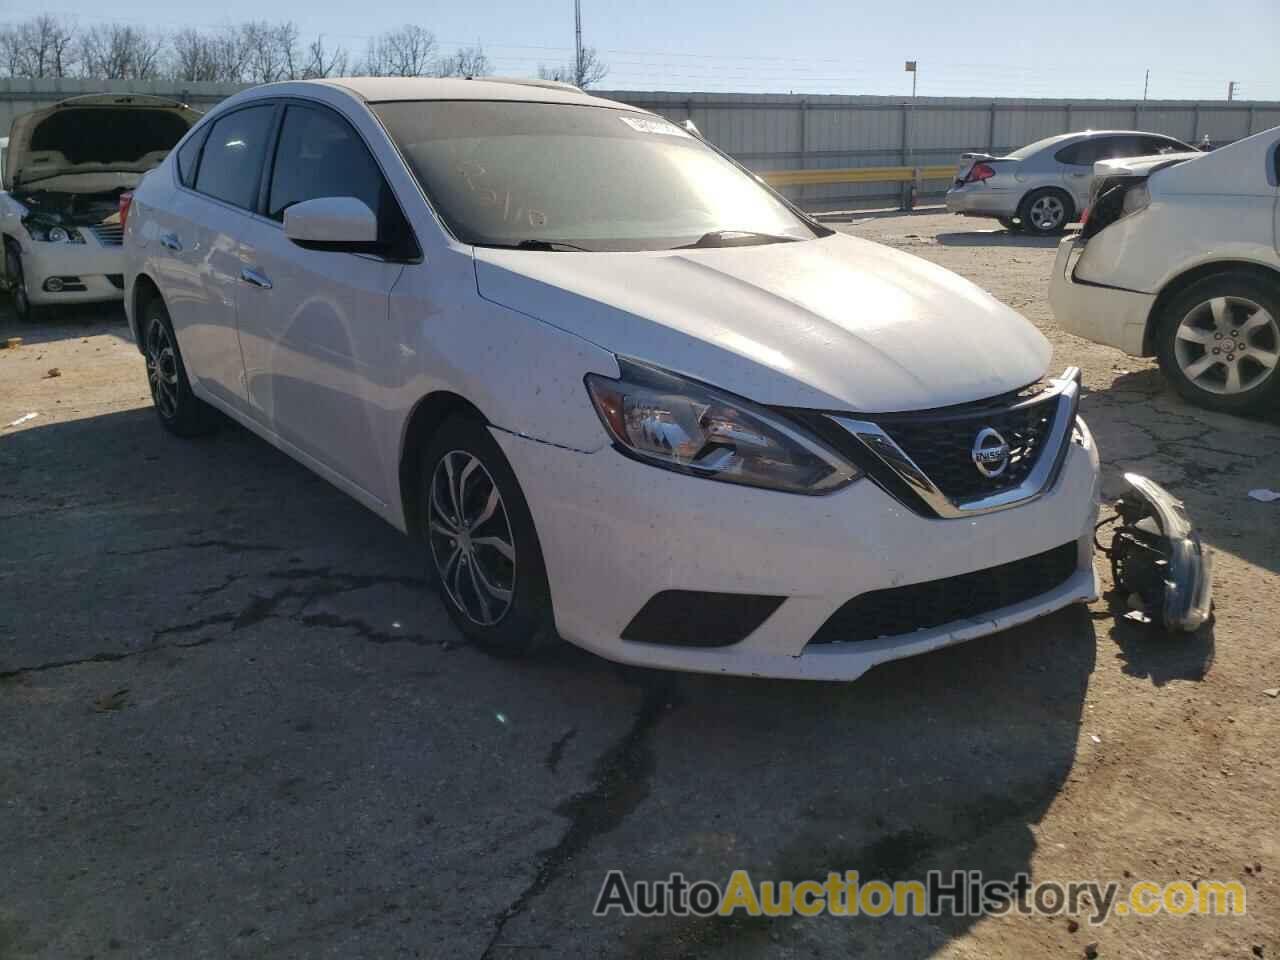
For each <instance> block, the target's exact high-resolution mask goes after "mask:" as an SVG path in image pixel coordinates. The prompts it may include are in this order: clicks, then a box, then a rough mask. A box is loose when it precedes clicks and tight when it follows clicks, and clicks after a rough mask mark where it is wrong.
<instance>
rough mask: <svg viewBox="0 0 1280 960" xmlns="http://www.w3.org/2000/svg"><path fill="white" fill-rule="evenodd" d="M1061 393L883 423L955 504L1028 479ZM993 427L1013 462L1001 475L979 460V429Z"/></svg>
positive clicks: (899, 444)
mask: <svg viewBox="0 0 1280 960" xmlns="http://www.w3.org/2000/svg"><path fill="white" fill-rule="evenodd" d="M1056 412H1057V398H1056V397H1055V396H1050V397H1047V398H1042V399H1039V400H1034V399H1033V400H1031V401H1027V402H1024V403H1022V404H1019V405H1016V406H1011V407H1004V408H1003V409H990V408H983V407H974V408H964V409H960V410H957V411H955V412H953V413H948V414H944V415H940V416H933V417H922V418H914V417H909V416H904V417H902V418H894V419H892V420H882V421H880V426H881V428H882V429H883V430H884V431H885V433H887V434H888V435H889V436H890V437H891V438H892V439H893V440H894V442H895V443H897V444H898V446H899V447H901V448H902V450H903V451H904V452H905V453H906V454H907V456H909V457H910V458H911V459H912V460H913V461H915V464H916V466H918V467H919V468H920V471H921V472H922V473H923V474H924V475H925V476H926V477H928V478H929V479H930V480H932V481H933V484H934V486H936V487H937V488H938V489H939V490H940V491H942V493H943V494H945V495H946V497H947V498H948V499H949V500H951V502H952V503H956V504H961V503H965V502H968V501H971V500H979V499H981V498H983V497H988V496H991V495H993V494H997V493H1003V492H1004V491H1006V490H1011V489H1013V488H1015V487H1017V486H1019V485H1020V484H1021V483H1022V482H1023V481H1025V480H1026V479H1027V476H1028V475H1029V474H1030V473H1031V470H1032V468H1033V467H1034V466H1035V465H1036V461H1037V460H1038V459H1039V458H1040V455H1041V453H1042V452H1043V449H1044V443H1045V439H1046V438H1047V437H1048V435H1049V431H1050V428H1051V427H1052V426H1053V418H1054V414H1055V413H1056ZM987 427H990V428H991V429H993V430H995V431H997V432H998V433H999V434H1000V435H1001V436H1002V437H1004V439H1005V442H1006V443H1008V444H1009V464H1008V466H1007V467H1005V469H1004V471H1003V472H1002V473H1001V474H1000V475H999V476H997V477H988V476H985V475H984V474H982V473H981V472H980V471H979V470H978V468H977V467H976V466H975V465H974V462H973V444H974V441H975V439H976V438H977V436H978V433H979V432H980V431H981V430H983V429H984V428H987Z"/></svg>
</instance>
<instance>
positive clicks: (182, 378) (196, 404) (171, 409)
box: [141, 297, 218, 437]
mask: <svg viewBox="0 0 1280 960" xmlns="http://www.w3.org/2000/svg"><path fill="white" fill-rule="evenodd" d="M141 326H142V354H143V356H144V357H145V358H146V362H147V384H148V386H149V387H150V388H151V402H152V403H153V404H154V405H155V409H156V416H158V417H159V418H160V423H161V424H163V425H164V428H165V429H166V430H168V431H169V432H170V433H174V434H176V435H177V436H179V437H195V436H199V435H200V434H204V433H209V432H211V431H213V430H215V429H217V424H218V421H217V414H216V413H215V412H214V410H213V408H212V407H210V406H209V405H208V404H207V403H205V402H204V401H203V400H201V399H200V398H199V397H197V396H196V395H195V394H194V393H192V392H191V382H190V381H189V380H188V379H187V368H186V366H185V365H184V364H183V362H182V353H181V352H180V351H179V350H178V338H177V336H176V335H175V334H174V332H173V323H172V322H171V321H170V320H169V311H168V310H166V309H165V306H164V303H163V302H162V301H161V300H160V298H159V297H153V298H152V299H151V300H149V301H148V302H147V303H146V304H145V306H144V307H143V313H142V324H141Z"/></svg>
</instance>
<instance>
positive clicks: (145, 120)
mask: <svg viewBox="0 0 1280 960" xmlns="http://www.w3.org/2000/svg"><path fill="white" fill-rule="evenodd" d="M199 116H200V115H199V114H198V113H196V112H195V111H194V110H192V109H190V108H189V107H187V106H185V105H183V104H181V103H178V102H176V101H174V100H168V99H165V98H162V97H150V96H139V95H132V94H130V95H114V94H107V95H96V94H95V95H91V96H84V97H72V98H71V99H69V100H63V101H61V102H59V103H56V104H54V105H53V106H51V107H46V108H44V109H41V110H35V111H32V112H31V113H26V114H23V115H21V116H19V117H17V118H16V119H15V120H14V121H13V126H12V127H11V128H10V131H9V143H8V149H7V150H6V151H5V158H4V163H5V175H4V183H5V186H6V189H7V191H8V192H7V193H6V194H0V233H2V234H3V242H4V277H5V280H6V281H7V284H8V287H9V290H10V294H11V296H12V302H13V307H14V311H15V312H16V313H17V314H18V317H19V319H23V320H26V319H30V318H31V314H32V312H33V310H36V309H38V308H39V307H41V306H43V305H50V306H54V305H59V304H72V303H88V302H92V301H98V300H119V299H121V298H122V297H123V296H124V276H123V274H124V267H123V266H122V265H121V258H122V250H121V242H122V238H123V234H124V229H123V227H122V225H121V223H120V204H121V196H122V195H127V193H128V191H130V190H132V189H133V188H134V187H135V186H136V185H137V184H138V181H139V180H140V179H141V178H142V176H143V174H145V173H146V172H147V171H148V170H151V169H154V168H155V167H156V166H158V165H159V164H160V163H161V162H162V161H163V160H164V158H165V155H166V154H167V153H168V152H169V150H170V148H172V147H173V145H174V144H175V143H177V142H178V141H179V140H181V139H182V137H183V136H184V135H185V134H186V132H187V130H188V129H190V127H191V125H192V124H193V123H194V122H195V121H196V120H197V119H199Z"/></svg>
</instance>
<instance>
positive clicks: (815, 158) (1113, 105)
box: [0, 80, 1280, 210]
mask: <svg viewBox="0 0 1280 960" xmlns="http://www.w3.org/2000/svg"><path fill="white" fill-rule="evenodd" d="M240 89H242V87H241V86H239V85H237V84H215V83H176V82H173V81H147V82H142V81H106V82H104V81H95V80H0V131H7V130H8V127H9V123H10V121H11V120H12V119H13V117H14V116H16V115H18V114H20V113H25V112H26V111H28V110H32V109H35V108H36V107H39V106H45V105H48V104H50V103H54V102H56V101H58V100H61V99H64V98H66V97H70V96H76V95H78V94H84V93H103V92H110V93H152V94H157V95H160V96H172V97H177V98H179V99H182V100H184V101H186V102H187V103H190V104H192V105H193V106H195V107H197V108H200V107H207V106H209V105H211V104H213V103H216V102H217V101H218V100H221V99H222V98H223V97H226V96H229V95H231V94H232V93H235V92H236V91H237V90H240ZM593 92H596V91H593ZM599 93H600V94H601V95H602V96H606V97H611V98H613V99H616V100H622V101H624V102H626V103H631V104H634V105H635V106H638V107H643V108H645V109H647V110H653V111H654V112H656V113H660V114H662V115H664V116H666V117H669V118H671V119H673V120H677V121H683V120H685V119H690V118H691V119H692V120H693V121H694V123H696V124H697V125H698V128H699V129H700V130H701V131H702V132H703V133H704V134H705V135H706V136H707V138H708V139H709V140H711V141H712V142H713V143H715V144H716V145H718V146H719V147H720V148H721V149H723V150H725V151H727V152H728V153H730V154H732V155H733V156H735V157H737V158H738V159H739V160H740V161H742V163H744V164H745V165H746V166H748V167H750V168H751V169H752V170H756V171H758V172H766V171H774V170H815V169H817V170H821V169H834V168H841V167H887V166H921V167H927V166H937V165H939V164H950V163H953V162H954V161H955V160H956V158H957V156H958V155H959V154H960V153H963V152H965V151H967V150H985V151H987V152H989V153H1002V152H1006V151H1008V150H1012V149H1015V148H1017V147H1019V146H1022V145H1023V144H1026V143H1030V142H1032V141H1033V140H1038V139H1040V138H1041V137H1047V136H1050V135H1052V134H1055V133H1066V132H1068V131H1071V130H1084V129H1089V128H1092V129H1095V130H1102V129H1139V130H1150V131H1153V132H1156V133H1165V134H1169V135H1170V136H1174V137H1179V138H1181V139H1183V140H1186V141H1188V142H1195V141H1198V140H1199V139H1200V138H1201V137H1202V136H1204V135H1206V134H1207V135H1208V136H1209V138H1210V139H1211V140H1212V141H1213V142H1214V143H1215V144H1222V143H1228V142H1230V141H1232V140H1236V139H1239V138H1240V137H1244V136H1248V135H1249V134H1251V133H1257V132H1259V131H1261V130H1266V129H1269V128H1271V127H1274V126H1280V103H1277V102H1270V101H1268V102H1262V101H1241V102H1237V103H1226V102H1224V101H1221V100H1219V101H1212V102H1194V101H1185V100H1147V101H1138V102H1134V101H1121V100H1017V99H995V100H987V99H977V98H969V97H922V98H920V99H918V100H916V101H915V102H914V103H910V102H907V101H904V100H903V99H901V98H898V97H846V96H799V95H783V94H767V95H755V94H726V93H660V92H644V91H637V90H618V91H599ZM0 135H2V134H0ZM946 186H947V181H946V180H930V181H925V183H924V193H923V196H922V199H927V198H928V197H929V196H930V195H931V194H932V195H940V194H941V193H942V192H943V191H944V190H945V189H946ZM783 189H784V190H785V191H786V192H787V193H788V194H789V195H791V196H792V197H793V198H794V199H797V200H799V201H801V202H802V203H803V204H804V206H805V207H807V208H809V209H813V210H823V209H827V210H829V209H833V208H838V207H863V206H876V205H884V204H886V203H896V202H897V200H898V197H899V195H900V187H899V186H898V185H895V184H885V183H867V184H832V185H823V186H800V187H785V188H783Z"/></svg>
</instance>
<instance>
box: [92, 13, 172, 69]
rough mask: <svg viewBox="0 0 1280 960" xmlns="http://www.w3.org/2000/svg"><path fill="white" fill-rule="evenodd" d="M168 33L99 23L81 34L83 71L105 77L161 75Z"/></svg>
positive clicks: (124, 25)
mask: <svg viewBox="0 0 1280 960" xmlns="http://www.w3.org/2000/svg"><path fill="white" fill-rule="evenodd" d="M163 53H164V37H162V36H160V35H159V34H153V33H148V32H147V31H145V30H143V29H141V28H139V27H133V26H129V25H127V24H120V23H109V24H103V25H101V26H96V27H93V28H91V29H90V30H88V31H87V32H85V33H84V34H83V35H82V36H81V37H80V72H81V74H82V75H83V76H85V77H92V78H94V79H103V80H151V79H154V78H155V77H158V76H159V75H160V68H161V66H162V55H163Z"/></svg>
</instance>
